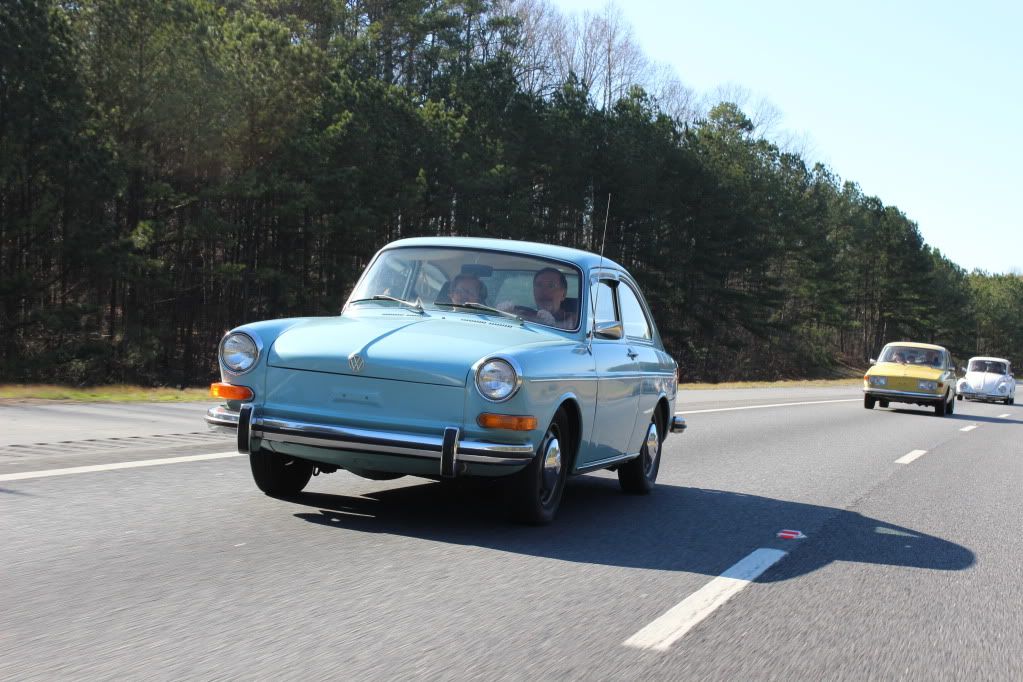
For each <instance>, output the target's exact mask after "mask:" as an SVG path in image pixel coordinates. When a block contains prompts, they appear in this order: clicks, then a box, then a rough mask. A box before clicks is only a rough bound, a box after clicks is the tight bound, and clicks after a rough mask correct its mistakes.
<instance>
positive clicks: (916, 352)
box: [878, 346, 941, 367]
mask: <svg viewBox="0 0 1023 682" xmlns="http://www.w3.org/2000/svg"><path fill="white" fill-rule="evenodd" d="M878 361H879V362H897V363H899V364H902V365H925V366H928V367H941V351H939V350H934V349H932V348H914V347H912V346H885V348H884V350H883V351H881V357H880V358H878Z"/></svg>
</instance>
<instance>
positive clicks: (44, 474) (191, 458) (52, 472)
mask: <svg viewBox="0 0 1023 682" xmlns="http://www.w3.org/2000/svg"><path fill="white" fill-rule="evenodd" d="M240 456H241V455H240V454H239V453H238V451H237V450H236V451H233V452H213V453H210V454H208V455H187V456H184V457H164V458H162V459H140V460H138V461H136V462H114V463H112V464H93V465H90V466H81V467H67V468H65V469H46V470H44V471H22V472H19V473H16V474H0V481H23V480H25V479H28V478H48V477H50V476H69V475H71V474H90V473H94V472H97V471H113V470H115V469H136V468H138V467H152V466H158V465H160V464H180V463H182V462H203V461H205V460H208V459H224V458H226V457H240Z"/></svg>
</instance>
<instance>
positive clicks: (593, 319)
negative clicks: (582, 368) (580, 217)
mask: <svg viewBox="0 0 1023 682" xmlns="http://www.w3.org/2000/svg"><path fill="white" fill-rule="evenodd" d="M610 215H611V193H610V192H608V193H607V210H605V211H604V233H603V234H602V235H601V236H600V265H598V266H597V290H596V291H595V292H594V294H593V303H592V304H590V325H591V326H590V334H589V336H590V338H589V343H588V344H587V346H586V350H587V352H590V349H591V348H592V347H593V337H594V335H596V333H597V297H598V296H600V273H601V272H603V270H604V243H605V242H606V241H607V219H608V216H610Z"/></svg>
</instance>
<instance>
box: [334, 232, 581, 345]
mask: <svg viewBox="0 0 1023 682" xmlns="http://www.w3.org/2000/svg"><path fill="white" fill-rule="evenodd" d="M581 282H582V278H581V277H580V273H579V270H578V269H576V268H574V267H572V266H570V265H566V264H565V263H561V262H558V261H551V260H546V259H543V258H538V257H535V256H526V255H521V254H511V253H503V252H500V251H484V250H479V249H460V248H452V247H406V248H397V249H388V250H386V251H384V252H383V253H381V254H380V256H379V258H377V259H376V260H375V261H374V262H373V264H372V265H371V266H370V269H369V270H368V271H367V272H366V274H365V275H364V276H363V278H362V280H360V282H359V285H358V286H357V287H356V289H355V291H353V292H352V296H351V298H350V299H349V302H361V301H366V300H374V297H375V296H377V297H383V296H388V297H392V298H395V299H400V300H402V301H407V302H409V303H413V304H414V303H416V302H419V303H421V304H422V306H423V307H424V308H426V309H430V308H449V309H450V308H459V307H464V308H465V309H466V310H469V309H472V310H473V311H474V312H480V308H479V307H478V306H479V305H484V306H490V307H492V308H497V309H498V310H501V311H504V312H510V313H513V314H515V315H519V316H520V317H522V319H524V320H528V321H530V322H536V323H538V324H544V325H547V326H550V327H557V328H559V329H577V328H578V326H579V314H578V311H579V294H580V286H581ZM377 300H381V299H377ZM382 300H384V301H387V300H388V299H382ZM392 305H393V303H392Z"/></svg>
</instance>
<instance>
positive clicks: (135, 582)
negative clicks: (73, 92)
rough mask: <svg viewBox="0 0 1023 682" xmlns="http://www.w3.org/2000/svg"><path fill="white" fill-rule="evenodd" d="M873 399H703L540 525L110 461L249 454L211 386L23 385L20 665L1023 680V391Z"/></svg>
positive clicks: (202, 672) (578, 488)
mask: <svg viewBox="0 0 1023 682" xmlns="http://www.w3.org/2000/svg"><path fill="white" fill-rule="evenodd" d="M860 396H861V394H860V392H859V390H858V389H856V388H826V389H750V390H743V391H694V392H687V393H683V395H682V396H681V400H680V404H679V409H680V411H681V412H682V413H683V414H685V415H686V416H687V420H688V422H689V430H688V431H687V432H686V433H685V434H682V435H673V436H671V437H669V439H668V440H667V442H666V444H665V449H664V454H663V460H662V464H661V472H660V479H659V484H658V487H657V489H656V490H655V491H654V493H653V494H652V495H650V496H645V497H636V496H626V495H623V494H621V493H620V492H619V490H618V483H617V479H616V478H615V476H614V474H611V473H610V472H601V473H598V474H591V475H588V476H584V477H580V478H576V479H573V480H572V481H570V483H569V487H568V489H567V491H566V495H565V498H564V501H563V504H562V509H561V513H560V515H559V517H558V519H557V520H556V522H555V523H554V524H553V525H551V526H548V527H543V528H532V527H521V526H516V525H511V524H509V523H508V522H507V521H506V520H505V519H504V516H503V514H502V510H501V509H500V508H499V504H498V503H497V502H495V496H494V495H493V494H492V490H491V489H489V488H487V487H485V486H484V487H482V488H474V487H470V488H463V487H459V486H447V485H443V484H439V483H434V482H429V481H424V480H422V479H416V478H411V477H406V478H403V479H399V480H396V481H387V482H373V481H367V480H364V479H359V478H356V477H354V476H351V475H350V474H347V473H344V472H339V473H336V474H332V475H329V476H320V477H318V478H315V479H313V482H312V483H311V484H310V486H309V488H307V491H308V492H307V493H305V494H304V495H302V496H301V497H300V498H298V499H296V500H294V501H281V500H275V499H271V498H269V497H266V496H264V495H262V494H261V493H260V492H259V491H258V490H257V489H256V488H255V486H254V485H253V483H252V481H251V478H250V474H249V471H248V463H247V461H246V459H245V458H243V457H234V456H225V457H221V458H216V459H207V460H200V461H177V462H176V463H165V464H157V465H153V466H145V467H139V468H123V469H105V468H103V465H109V464H113V463H124V462H138V461H140V460H162V459H169V458H183V457H187V456H190V455H199V454H216V453H229V452H230V451H231V449H232V443H231V441H230V440H228V439H225V438H223V437H219V436H210V435H208V434H207V433H206V432H205V429H204V427H203V426H202V423H201V415H202V413H203V412H204V410H205V407H206V406H205V405H201V404H193V405H174V406H156V405H153V406H148V405H147V406H133V407H129V408H125V407H119V406H96V405H63V406H48V405H4V406H0V417H3V423H4V424H5V426H6V427H7V428H6V429H5V433H4V434H2V435H0V679H4V680H26V679H40V680H51V679H75V680H81V679H90V680H92V679H117V680H123V679H143V678H145V679H175V680H177V679H183V678H184V679H204V680H206V679H239V678H241V679H270V678H283V679H297V678H309V677H311V676H315V677H318V678H328V677H329V678H332V679H373V680H377V679H380V680H390V679H410V678H413V679H431V680H432V679H441V680H443V679H452V680H464V679H515V680H519V679H558V680H563V679H585V680H593V679H608V680H633V679H635V680H650V679H821V678H827V679H855V680H861V679H878V678H882V679H891V678H895V679H927V680H934V679H971V680H972V679H1023V615H1021V609H1020V605H1021V604H1023V568H1021V561H1020V559H1021V557H1023V540H1021V535H1020V528H1021V523H1020V522H1021V517H1023V512H1021V508H1023V504H1021V502H1023V493H1021V491H1023V447H1021V438H1020V435H1021V433H1023V408H1021V406H1003V405H987V404H979V403H967V402H957V403H956V414H955V415H953V416H951V417H946V418H938V417H935V416H933V413H932V412H931V411H925V410H923V409H921V408H915V407H906V408H905V409H903V408H897V409H880V408H877V409H874V410H871V411H868V410H865V409H863V406H862V399H861V397H860ZM971 426H972V427H974V428H972V429H971V428H969V427H971ZM964 429H965V430H964ZM90 439H91V440H90ZM93 465H96V466H95V467H94V469H93V470H88V471H85V472H81V473H70V474H66V475H59V476H45V477H32V478H19V477H18V476H17V474H25V472H33V471H51V470H53V469H59V468H68V467H90V466H93ZM783 529H788V530H795V531H799V532H800V534H801V535H802V536H804V537H802V538H801V539H781V538H779V537H778V533H779V531H781V530H783ZM771 562H775V563H773V564H771ZM767 564H771V565H770V566H769V567H767V568H766V570H763V569H764V567H765V565H767ZM761 570H763V572H760V571H761ZM722 576H723V577H722ZM729 597H730V598H729Z"/></svg>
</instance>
